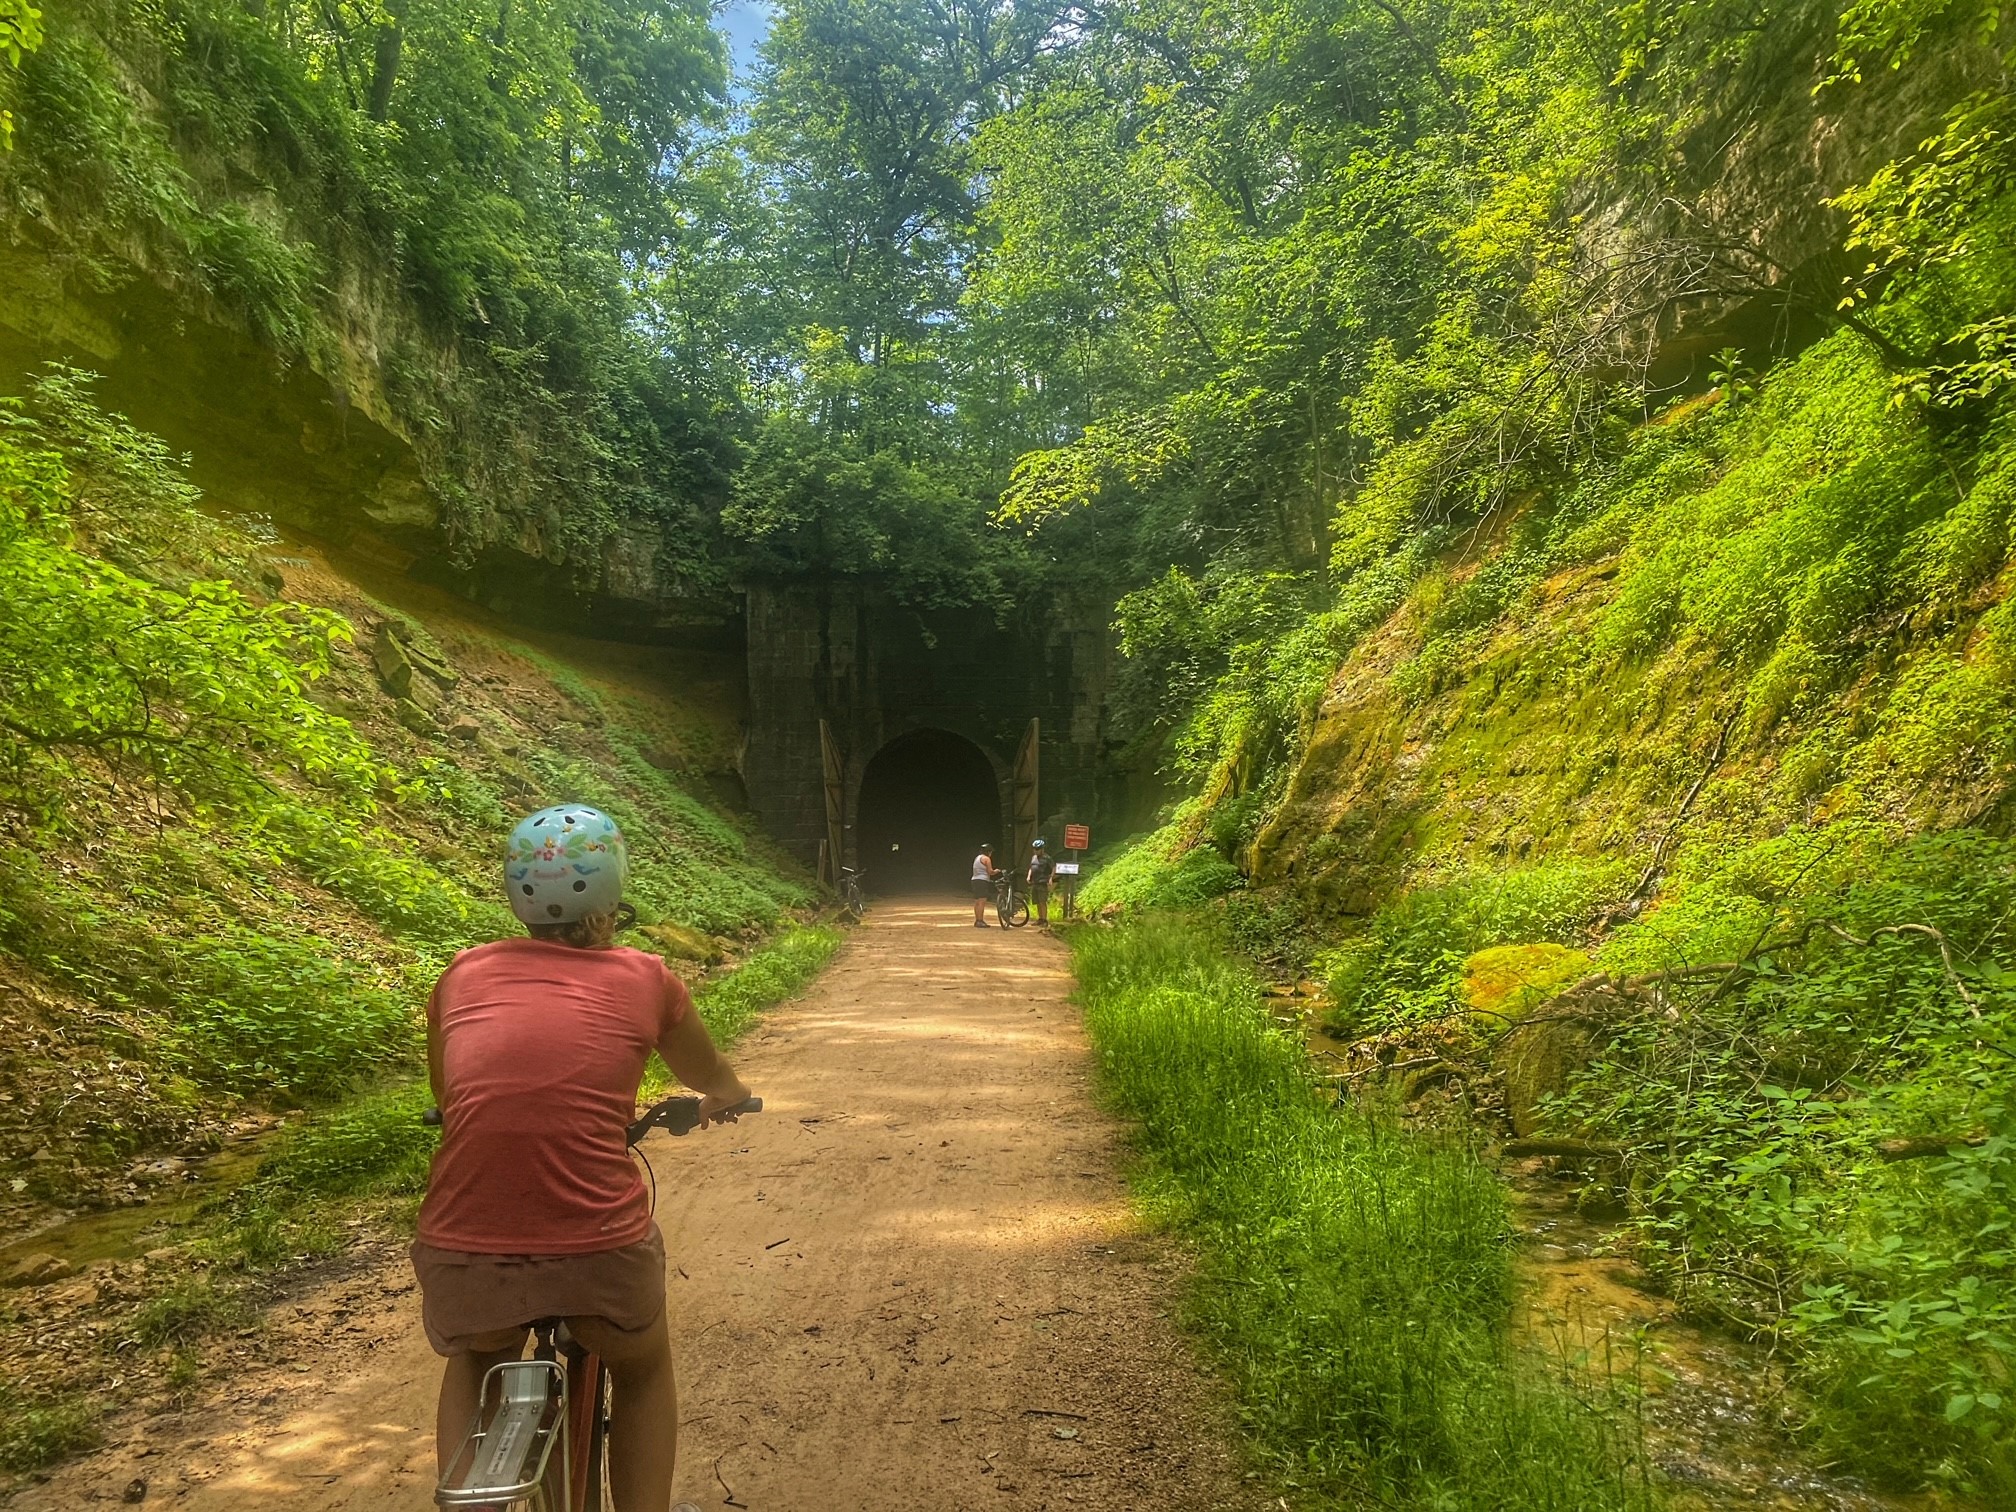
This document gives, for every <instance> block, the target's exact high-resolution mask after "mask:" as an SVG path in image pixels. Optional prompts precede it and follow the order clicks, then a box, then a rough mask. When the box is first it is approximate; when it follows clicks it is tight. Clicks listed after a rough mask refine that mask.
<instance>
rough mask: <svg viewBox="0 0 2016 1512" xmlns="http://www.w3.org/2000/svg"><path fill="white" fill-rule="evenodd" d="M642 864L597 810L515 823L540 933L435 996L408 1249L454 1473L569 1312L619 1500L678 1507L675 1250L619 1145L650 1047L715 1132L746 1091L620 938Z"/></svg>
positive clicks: (653, 965) (527, 894)
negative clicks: (600, 1406) (490, 1380)
mask: <svg viewBox="0 0 2016 1512" xmlns="http://www.w3.org/2000/svg"><path fill="white" fill-rule="evenodd" d="M627 870H628V859H627V855H626V852H625V850H624V844H623V834H622V831H621V830H619V829H618V828H617V826H616V823H615V821H614V820H612V819H611V818H610V817H609V816H608V815H607V814H605V813H603V812H602V811H601V810H599V809H596V808H591V807H590V806H589V805H587V804H585V803H563V804H560V805H559V806H557V807H555V808H547V809H541V810H540V811H539V812H538V813H536V814H531V815H528V816H527V817H526V818H524V819H523V820H521V821H520V822H519V824H518V826H517V827H516V828H515V829H513V830H512V831H511V838H510V841H509V844H508V845H507V847H506V850H505V859H504V886H505V894H506V896H507V897H508V898H509V899H510V903H511V910H512V912H513V913H515V914H516V915H517V916H518V919H519V921H520V922H521V923H523V924H524V925H525V928H526V935H525V936H524V937H520V938H513V939H505V940H494V941H492V942H490V943H489V944H487V945H478V946H475V947H474V948H473V949H469V950H465V951H463V952H461V953H460V954H459V955H457V956H456V957H455V959H454V960H453V961H451V962H449V964H448V969H447V970H446V971H444V972H443V973H442V974H441V979H440V980H439V981H438V982H436V983H435V985H434V991H433V993H432V994H431V995H430V996H429V997H428V1000H427V1075H428V1080H429V1082H430V1083H431V1084H432V1087H433V1090H434V1098H435V1102H436V1105H437V1106H438V1107H439V1108H440V1110H441V1119H442V1133H441V1146H440V1148H439V1149H438V1150H437V1151H436V1152H435V1154H434V1162H433V1167H432V1169H431V1171H430V1172H429V1175H428V1181H427V1195H426V1197H425V1199H424V1200H423V1201H422V1202H421V1205H420V1224H419V1237H418V1239H417V1241H416V1242H415V1243H414V1245H413V1250H412V1258H413V1269H414V1273H415V1274H416V1275H417V1277H418V1278H419V1282H420V1289H421V1322H422V1326H423V1327H424V1328H425V1329H426V1332H427V1339H428V1342H429V1343H430V1344H432V1345H433V1346H434V1349H435V1352H436V1353H438V1354H440V1355H442V1356H443V1357H445V1358H446V1360H447V1362H448V1363H447V1368H446V1370H445V1371H444V1372H443V1374H442V1378H441V1397H440V1405H439V1414H438V1418H437V1425H436V1439H435V1442H436V1445H437V1449H438V1453H439V1455H440V1458H441V1460H442V1464H443V1469H444V1471H445V1469H446V1465H447V1461H448V1459H449V1457H450V1456H452V1455H454V1454H455V1453H456V1452H457V1450H458V1449H459V1448H460V1446H461V1443H462V1439H463V1434H464V1432H465V1431H466V1430H467V1428H468V1426H469V1424H470V1422H471V1420H473V1419H474V1417H475V1415H476V1406H477V1396H478V1392H479V1390H480V1388H481V1384H482V1380H483V1375H484V1372H485V1371H487V1370H488V1369H489V1368H490V1367H491V1366H492V1365H495V1364H497V1363H499V1362H500V1361H502V1360H507V1359H516V1358H517V1357H518V1356H519V1354H520V1353H521V1351H522V1350H523V1348H524V1343H525V1334H526V1327H525V1325H526V1324H528V1323H529V1322H531V1321H532V1320H533V1319H535V1318H546V1317H560V1318H565V1319H566V1320H567V1327H568V1329H569V1330H570V1331H571V1332H572V1333H573V1335H574V1337H575V1338H577V1339H579V1340H580V1341H581V1343H582V1344H584V1345H586V1346H587V1347H588V1348H589V1349H591V1350H593V1351H594V1352H595V1353H596V1354H598V1355H600V1356H601V1357H602V1358H603V1360H605V1361H606V1362H607V1363H608V1365H609V1368H610V1370H611V1373H612V1374H613V1376H614V1378H615V1409H614V1410H615V1415H614V1418H613V1419H612V1422H611V1426H610V1438H609V1475H610V1483H611V1487H612V1489H613V1490H614V1492H615V1503H616V1506H617V1507H619V1508H622V1509H624V1512H631V1509H636V1512H665V1509H666V1508H668V1507H670V1506H671V1502H672V1471H673V1460H674V1456H675V1453H676V1449H677V1435H678V1416H677V1410H676V1402H675V1397H674V1384H673V1375H672V1350H671V1343H670V1336H669V1334H668V1332H667V1328H666V1320H665V1244H664V1240H663V1238H662V1237H661V1236H660V1234H659V1232H658V1227H657V1225H656V1224H655V1223H654V1222H653V1221H652V1217H651V1208H650V1203H649V1201H648V1200H647V1199H646V1197H645V1193H644V1185H643V1182H642V1180H641V1178H640V1177H639V1175H638V1172H637V1168H636V1166H635V1164H634V1163H633V1162H632V1161H631V1159H630V1153H629V1148H628V1146H627V1144H626V1142H625V1137H624V1136H625V1134H626V1132H627V1130H628V1126H629V1123H630V1120H631V1119H632V1118H633V1117H635V1116H636V1111H637V1093H638V1089H639V1086H640V1084H641V1083H642V1081H643V1077H644V1065H645V1062H646V1060H647V1059H648V1058H649V1057H650V1054H651V1052H652V1051H653V1050H656V1051H657V1052H658V1053H659V1054H660V1055H662V1056H663V1057H664V1059H665V1064H666V1065H667V1066H669V1067H670V1068H671V1070H672V1073H673V1075H675V1076H677V1077H678V1078H679V1080H680V1081H682V1082H684V1083H685V1084H686V1085H687V1086H689V1087H691V1088H693V1089H694V1090H695V1091H696V1092H699V1093H700V1094H701V1095H702V1100H701V1104H700V1113H701V1118H702V1121H703V1122H705V1121H708V1120H710V1119H713V1118H716V1117H722V1116H727V1117H732V1116H733V1115H732V1114H729V1113H727V1112H726V1110H728V1109H732V1108H734V1107H735V1106H736V1105H737V1104H739V1103H741V1102H743V1101H745V1100H746V1099H747V1098H748V1096H749V1089H748V1088H747V1087H745V1086H744V1085H743V1084H742V1080H741V1078H740V1077H738V1076H737V1075H736V1074H735V1071H734V1069H733V1068H732V1067H731V1066H730V1065H729V1064H728V1062H727V1061H726V1060H724V1059H723V1058H722V1056H721V1053H720V1051H718V1050H717V1049H716V1048H715V1046H714V1042H713V1040H712V1039H711V1038H710V1037H709V1036H708V1033H707V1028H706V1025H704V1024H703V1023H702V1022H701V1021H700V1015H699V1014H698V1013H696V1012H695V1011H694V1009H693V1002H692V999H691V998H690V997H689V996H688V995H687V992H686V988H685V986H684V984H682V983H681V982H680V980H679V979H678V978H677V977H676V976H674V975H672V973H671V972H670V971H669V970H668V969H667V968H666V966H665V963H664V961H663V960H661V959H660V958H659V957H657V956H655V955H651V954H648V953H646V952H644V951H641V950H629V949H625V948H623V947H621V946H618V945H616V944H615V943H614V937H615V933H616V929H617V926H618V922H619V914H620V913H622V912H627V910H626V909H625V908H624V905H623V883H624V878H625V874H626V872H627ZM681 1505H682V1506H683V1505H685V1504H683V1503H682V1504H681ZM674 1512H678V1509H674Z"/></svg>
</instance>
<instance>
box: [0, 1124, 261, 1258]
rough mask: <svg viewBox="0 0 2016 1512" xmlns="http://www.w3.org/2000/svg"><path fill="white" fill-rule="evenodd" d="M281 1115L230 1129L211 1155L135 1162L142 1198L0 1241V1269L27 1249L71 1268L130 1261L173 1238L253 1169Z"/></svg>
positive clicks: (73, 1215) (26, 1253) (63, 1216)
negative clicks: (238, 1129) (142, 1185)
mask: <svg viewBox="0 0 2016 1512" xmlns="http://www.w3.org/2000/svg"><path fill="white" fill-rule="evenodd" d="M284 1127H285V1125H284V1124H282V1123H281V1122H279V1121H277V1120H276V1121H274V1122H272V1123H270V1124H265V1125H263V1126H261V1127H258V1128H255V1129H250V1130H247V1131H244V1132H241V1133H235V1134H233V1135H231V1136H230V1137H229V1139H228V1141H227V1143H226V1144H225V1146H224V1148H223V1149H221V1150H219V1151H217V1152H216V1153H215V1154H212V1155H201V1156H195V1157H192V1158H188V1159H183V1158H179V1157H173V1156H166V1157H161V1158H159V1159H156V1160H152V1161H145V1162H142V1163H141V1165H140V1166H138V1167H136V1168H135V1169H136V1172H137V1173H139V1175H140V1176H141V1179H142V1180H143V1181H144V1182H145V1184H146V1186H147V1189H148V1190H147V1196H146V1199H145V1200H144V1201H140V1202H134V1203H131V1204H129V1205H125V1206H120V1207H110V1208H94V1209H88V1210H86V1211H83V1212H75V1213H69V1214H61V1215H57V1216H55V1217H54V1218H52V1220H51V1221H49V1222H46V1223H44V1224H42V1225H41V1226H39V1227H37V1228H32V1229H30V1230H28V1231H27V1232H26V1233H24V1234H20V1235H17V1236H10V1237H9V1238H8V1239H7V1240H6V1242H5V1243H0V1275H5V1274H7V1272H9V1271H11V1270H12V1269H13V1268H14V1267H15V1266H16V1265H18V1264H20V1262H22V1261H23V1260H25V1259H27V1258H28V1257H29V1256H31V1255H53V1256H55V1257H56V1259H58V1260H60V1261H62V1262H63V1263H64V1264H66V1265H68V1266H69V1267H70V1268H71V1269H73V1270H82V1269H83V1268H84V1267H85V1266H87V1265H90V1264H91V1263H92V1262H93V1261H96V1260H132V1259H136V1258H138V1257H139V1256H141V1255H144V1254H146V1253H147V1252H148V1251H149V1250H152V1249H159V1248H161V1247H162V1246H164V1245H167V1244H172V1243H173V1242H174V1241H175V1239H176V1238H177V1237H178V1235H179V1233H180V1231H181V1230H182V1229H183V1228H185V1227H186V1226H188V1225H189V1224H190V1223H191V1222H193V1221H194V1220H195V1218H196V1216H197V1215H198V1214H199V1213H200V1212H201V1211H202V1210H203V1208H204V1206H205V1205H206V1204H208V1203H211V1202H214V1201H215V1200H216V1199H217V1198H219V1197H222V1196H225V1195H227V1194H228V1193H230V1192H232V1191H233V1190H235V1189H236V1188H238V1187H240V1186H242V1185H244V1184H245V1183H246V1182H247V1181H249V1180H251V1179H252V1177H253V1176H255V1175H257V1174H258V1170H259V1163H260V1161H261V1160H263V1159H264V1158H265V1156H266V1152H267V1149H268V1148H269V1146H270V1144H271V1142H272V1139H273V1137H274V1136H275V1135H276V1134H278V1133H280V1132H281V1131H282V1129H283V1128H284Z"/></svg>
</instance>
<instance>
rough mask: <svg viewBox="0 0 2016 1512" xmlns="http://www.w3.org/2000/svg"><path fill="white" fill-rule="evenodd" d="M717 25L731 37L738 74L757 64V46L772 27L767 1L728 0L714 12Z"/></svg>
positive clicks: (731, 47) (730, 47)
mask: <svg viewBox="0 0 2016 1512" xmlns="http://www.w3.org/2000/svg"><path fill="white" fill-rule="evenodd" d="M714 24H715V25H716V26H718V27H720V28H721V30H722V31H723V32H724V33H726V35H727V37H728V52H729V56H730V57H731V58H732V59H733V60H734V63H735V72H736V74H737V75H738V76H740V75H743V74H746V73H748V72H749V70H750V69H752V68H754V67H755V66H756V49H757V47H758V46H759V45H760V44H761V43H762V41H763V38H764V36H765V34H767V33H768V32H769V30H770V7H769V5H768V4H767V3H766V0H726V3H725V4H723V5H722V7H721V8H720V9H719V10H718V11H716V12H715V13H714Z"/></svg>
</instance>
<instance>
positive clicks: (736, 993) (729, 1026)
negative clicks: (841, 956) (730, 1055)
mask: <svg viewBox="0 0 2016 1512" xmlns="http://www.w3.org/2000/svg"><path fill="white" fill-rule="evenodd" d="M844 938H846V937H845V935H843V934H842V933H841V931H840V930H839V929H837V928H835V927H834V926H833V925H830V924H827V925H808V926H805V927H802V928H798V929H791V930H787V931H785V933H783V934H782V935H779V936H778V937H777V938H776V939H775V940H773V941H771V942H770V943H769V944H768V945H765V946H764V947H763V948H762V949H761V950H759V951H757V952H756V954H754V955H752V956H751V957H749V959H748V960H746V961H744V962H743V963H742V964H741V965H740V966H738V967H736V968H735V969H734V970H733V971H731V972H729V973H728V974H727V975H725V976H720V977H716V978H715V979H714V980H713V981H711V982H707V983H704V984H702V986H701V988H700V990H699V991H698V992H696V993H694V995H693V1002H694V1006H695V1007H697V1008H698V1009H699V1010H700V1017H701V1018H702V1019H704V1020H705V1021H706V1023H707V1032H708V1033H710V1034H711V1035H713V1036H714V1043H715V1044H717V1045H719V1046H721V1047H722V1048H723V1049H726V1048H727V1047H728V1046H730V1045H733V1044H734V1043H735V1042H736V1041H737V1040H739V1039H740V1038H742V1036H743V1035H744V1034H746V1033H747V1032H748V1030H749V1026H750V1025H751V1024H753V1023H755V1022H756V1018H757V1015H759V1014H760V1013H762V1011H763V1010H764V1009H765V1008H768V1007H770V1006H772V1005H773V1004H776V1003H781V1002H783V1001H784V1000H785V999H786V998H789V997H791V996H793V995H794V994H796V993H797V992H798V991H799V990H800V989H801V988H803V987H804V986H805V984H806V983H807V982H809V981H811V980H812V978H814V977H815V976H817V975H818V974H819V971H820V968H821V967H823V966H824V965H825V964H826V963H827V962H828V961H829V960H831V959H832V958H833V952H834V951H836V950H838V949H839V948H840V942H841V941H842V940H843V939H844Z"/></svg>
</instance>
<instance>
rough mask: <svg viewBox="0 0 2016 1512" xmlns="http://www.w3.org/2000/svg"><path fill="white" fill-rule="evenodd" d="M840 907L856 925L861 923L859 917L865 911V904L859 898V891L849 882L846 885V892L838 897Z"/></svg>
mask: <svg viewBox="0 0 2016 1512" xmlns="http://www.w3.org/2000/svg"><path fill="white" fill-rule="evenodd" d="M840 906H841V907H842V908H844V909H845V910H846V911H847V917H848V918H850V919H852V920H853V921H854V922H855V923H856V924H859V923H860V922H861V915H862V914H863V913H865V912H866V911H867V904H866V903H865V902H864V901H863V900H862V897H861V889H860V888H858V887H856V886H855V885H854V884H853V883H851V882H850V883H848V884H847V890H846V891H845V892H843V893H842V894H841V895H840Z"/></svg>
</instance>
